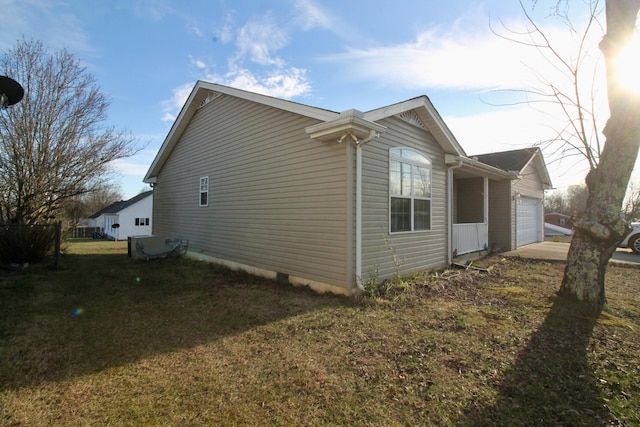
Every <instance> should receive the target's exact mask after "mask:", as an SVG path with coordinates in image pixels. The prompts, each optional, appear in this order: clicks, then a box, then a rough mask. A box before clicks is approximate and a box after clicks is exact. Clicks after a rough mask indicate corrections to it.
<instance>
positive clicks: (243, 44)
mask: <svg viewBox="0 0 640 427" xmlns="http://www.w3.org/2000/svg"><path fill="white" fill-rule="evenodd" d="M288 42H289V36H288V34H287V31H286V30H285V29H284V28H283V27H282V26H280V25H277V24H276V23H275V22H274V21H273V18H272V16H271V14H269V13H268V14H266V15H264V16H263V17H261V18H259V19H258V18H254V19H251V20H250V21H249V22H247V23H246V24H245V25H244V26H243V27H242V28H240V29H239V30H238V34H237V37H236V46H237V47H238V51H237V53H236V55H235V57H234V59H233V60H232V63H231V66H232V67H235V66H236V62H238V63H242V62H243V61H244V60H245V59H248V60H250V61H252V62H255V63H256V64H260V65H275V66H283V65H284V61H283V60H282V59H280V58H278V57H277V56H274V53H275V52H276V51H278V50H280V49H282V48H283V47H284V46H286V45H287V43H288Z"/></svg>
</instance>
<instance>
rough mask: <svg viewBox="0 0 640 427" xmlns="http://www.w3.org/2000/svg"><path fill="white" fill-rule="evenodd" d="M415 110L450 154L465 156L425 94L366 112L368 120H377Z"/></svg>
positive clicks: (365, 115)
mask: <svg viewBox="0 0 640 427" xmlns="http://www.w3.org/2000/svg"><path fill="white" fill-rule="evenodd" d="M411 110H415V111H416V114H418V116H419V117H420V119H421V120H422V122H423V123H424V125H425V126H426V127H427V130H428V131H429V132H431V134H432V135H433V136H434V138H435V139H436V141H437V142H438V144H439V145H440V146H441V147H442V149H443V150H444V151H445V152H446V153H449V154H454V155H457V156H465V157H466V153H465V151H464V149H463V148H462V146H461V145H460V143H459V142H458V140H457V139H456V137H455V136H454V135H453V133H452V132H451V130H450V129H449V127H448V126H447V124H446V123H445V122H444V120H443V119H442V117H441V116H440V114H439V113H438V111H437V110H436V108H435V107H434V106H433V104H432V103H431V101H430V100H429V98H428V97H427V96H425V95H423V96H419V97H417V98H413V99H409V100H407V101H403V102H399V103H397V104H392V105H388V106H386V107H382V108H378V109H375V110H371V111H368V112H366V113H365V114H364V117H365V118H366V119H367V120H371V121H373V122H377V121H379V120H381V119H384V118H387V117H391V116H395V115H398V114H401V113H404V112H407V111H411Z"/></svg>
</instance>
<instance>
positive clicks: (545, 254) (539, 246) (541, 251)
mask: <svg viewBox="0 0 640 427" xmlns="http://www.w3.org/2000/svg"><path fill="white" fill-rule="evenodd" d="M569 245H570V244H569V243H561V242H540V243H532V244H530V245H527V246H522V247H520V248H518V249H516V250H514V251H509V252H505V253H504V254H503V255H505V256H512V257H520V258H531V259H543V260H547V261H565V260H566V259H567V253H568V252H569ZM610 262H616V263H623V264H635V265H640V255H636V254H634V253H633V252H631V249H626V248H618V249H617V250H616V251H615V252H614V253H613V256H612V257H611V260H610Z"/></svg>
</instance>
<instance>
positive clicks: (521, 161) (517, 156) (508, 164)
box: [473, 147, 552, 189]
mask: <svg viewBox="0 0 640 427" xmlns="http://www.w3.org/2000/svg"><path fill="white" fill-rule="evenodd" d="M473 157H474V158H476V159H478V161H480V162H482V163H485V164H488V165H491V166H493V167H496V168H499V169H502V170H504V171H507V172H517V173H522V172H523V171H524V169H525V168H526V167H527V166H528V165H529V164H530V163H531V162H533V163H534V165H535V167H536V170H537V171H538V175H539V176H540V181H541V182H542V184H543V186H544V187H545V189H549V188H551V187H552V185H551V177H550V176H549V171H548V170H547V165H546V164H545V162H544V158H543V157H542V151H541V150H540V148H538V147H530V148H523V149H519V150H511V151H501V152H499V153H487V154H479V155H477V156H473Z"/></svg>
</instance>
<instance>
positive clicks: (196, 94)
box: [144, 80, 465, 183]
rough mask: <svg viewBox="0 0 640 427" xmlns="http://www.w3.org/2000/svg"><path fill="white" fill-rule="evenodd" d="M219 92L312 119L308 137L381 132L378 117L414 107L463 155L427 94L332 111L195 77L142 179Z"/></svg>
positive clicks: (441, 140) (151, 177)
mask: <svg viewBox="0 0 640 427" xmlns="http://www.w3.org/2000/svg"><path fill="white" fill-rule="evenodd" d="M221 95H229V96H234V97H237V98H241V99H245V100H248V101H252V102H256V103H259V104H263V105H267V106H271V107H274V108H278V109H281V110H284V111H289V112H292V113H296V114H300V115H303V116H306V117H310V118H313V119H316V120H318V121H319V122H320V123H318V124H317V125H314V126H311V127H309V128H307V132H308V133H309V136H310V137H316V136H317V135H320V138H323V137H327V138H328V137H331V138H333V136H334V135H333V134H334V133H335V132H337V131H338V130H345V129H346V131H347V132H349V133H352V134H353V135H356V134H358V137H359V136H360V135H359V133H363V134H364V133H367V132H369V131H373V132H378V133H381V132H384V130H385V129H386V128H385V127H384V126H383V125H381V124H379V123H376V122H377V121H378V120H381V119H384V118H387V117H390V116H394V115H402V114H404V113H408V112H410V111H415V114H416V116H417V117H418V119H417V120H418V121H419V122H420V123H421V124H423V125H424V127H425V129H427V130H428V131H429V132H431V133H432V134H433V136H434V137H435V139H436V141H437V142H438V144H440V146H441V147H442V148H443V150H444V151H445V152H446V153H449V154H454V155H458V156H465V152H464V150H463V149H462V147H461V146H460V144H459V143H458V141H457V140H456V139H455V137H454V136H453V134H452V133H451V131H450V130H449V128H448V127H447V126H446V124H445V123H444V121H443V120H442V118H441V117H440V115H439V114H438V112H437V111H436V109H435V108H434V107H433V105H432V104H431V101H429V98H427V97H426V96H424V95H423V96H419V97H417V98H413V99H409V100H407V101H404V102H400V103H397V104H392V105H389V106H386V107H382V108H378V109H375V110H371V111H368V112H366V113H361V112H360V111H357V110H348V111H345V112H344V113H342V114H341V113H338V112H335V111H330V110H326V109H322V108H317V107H311V106H308V105H304V104H299V103H296V102H292V101H287V100H284V99H279V98H274V97H271V96H266V95H261V94H258V93H253V92H247V91H244V90H240V89H235V88H231V87H228V86H222V85H218V84H215V83H209V82H204V81H201V80H199V81H198V82H197V83H196V84H195V86H194V88H193V90H192V91H191V94H190V95H189V97H188V98H187V101H186V102H185V104H184V106H183V107H182V110H181V111H180V114H178V117H177V118H176V120H175V122H174V123H173V126H171V129H170V131H169V133H168V135H167V137H166V138H165V140H164V142H163V143H162V146H161V147H160V150H159V151H158V154H157V155H156V157H155V159H154V160H153V163H151V166H150V167H149V170H148V171H147V174H146V175H145V177H144V182H147V183H154V182H155V180H156V176H157V175H158V173H159V171H160V170H161V169H162V166H163V165H164V163H165V161H166V160H167V159H168V158H169V155H170V154H171V151H173V148H174V146H175V144H176V143H177V142H178V140H179V139H180V137H181V136H182V133H183V132H184V131H185V129H186V128H187V126H188V124H189V122H190V121H191V118H192V117H193V115H194V114H195V112H196V111H197V110H198V108H200V107H201V106H202V105H204V104H206V103H208V102H209V101H211V100H213V99H215V98H217V97H218V96H221Z"/></svg>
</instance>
